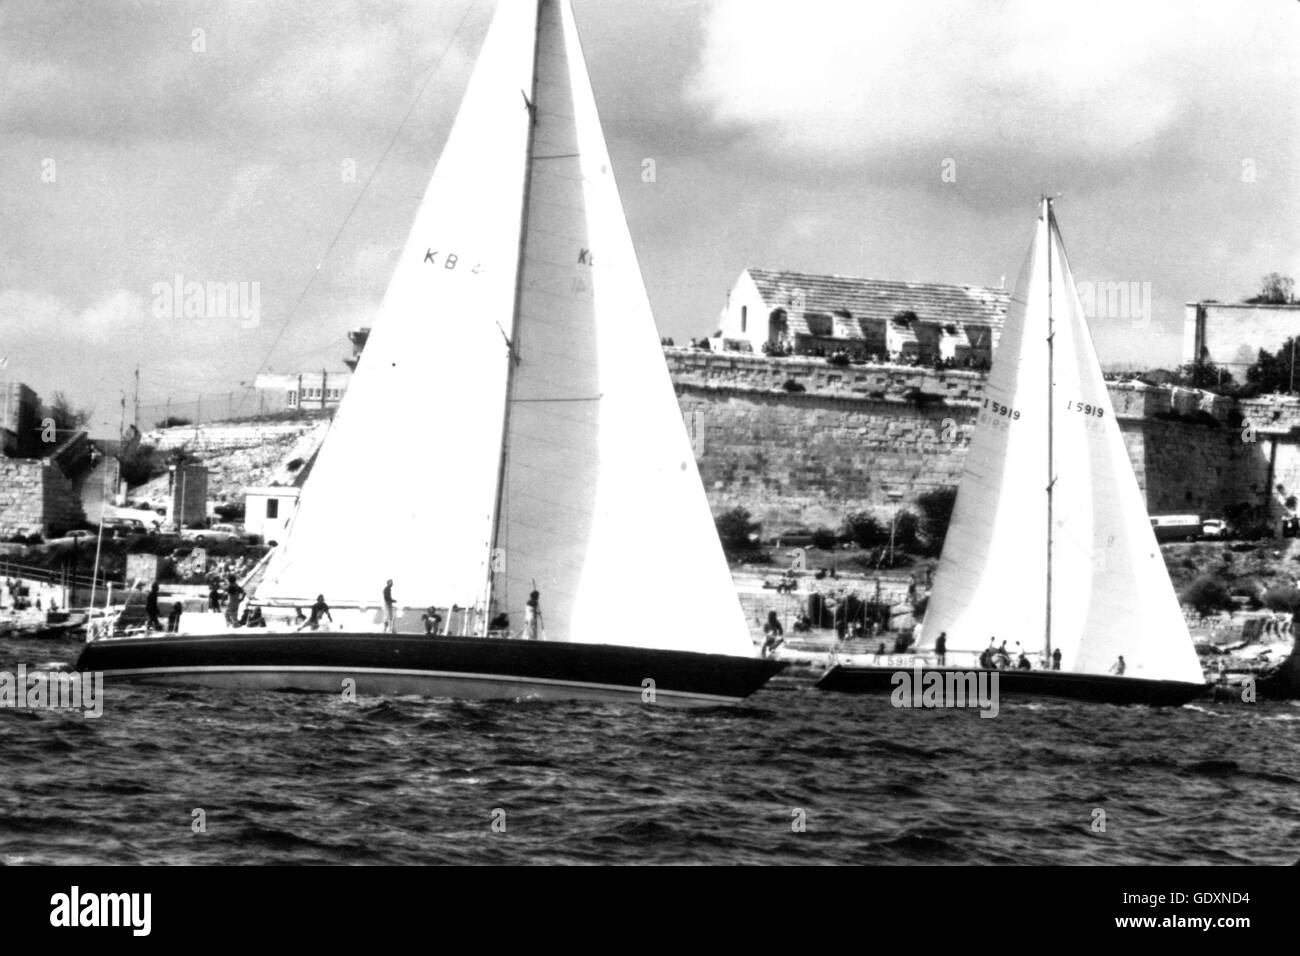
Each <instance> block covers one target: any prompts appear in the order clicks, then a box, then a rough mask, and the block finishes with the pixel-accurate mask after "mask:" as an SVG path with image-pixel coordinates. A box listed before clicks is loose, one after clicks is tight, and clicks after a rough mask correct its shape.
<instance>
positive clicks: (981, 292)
mask: <svg viewBox="0 0 1300 956" xmlns="http://www.w3.org/2000/svg"><path fill="white" fill-rule="evenodd" d="M1009 301H1010V295H1009V293H1008V292H1007V291H1006V290H1004V289H987V288H983V287H979V286H965V285H944V284H941V283H937V282H894V281H889V280H884V279H859V278H854V277H852V276H834V275H813V274H809V273H803V272H776V271H773V270H770V269H746V270H745V271H744V272H742V273H741V274H740V278H739V279H737V280H736V284H735V285H734V286H733V287H732V290H731V293H730V295H729V296H728V297H727V305H726V307H725V308H724V309H723V310H722V317H721V333H722V334H721V337H722V341H723V347H724V348H730V349H736V350H740V351H754V352H763V351H771V350H775V351H778V352H786V351H789V352H796V353H816V352H817V351H819V350H820V351H824V352H831V351H835V350H841V349H842V350H844V351H848V352H850V353H858V354H862V355H865V356H866V357H871V356H877V357H879V358H880V359H882V360H884V359H889V360H893V361H900V360H902V361H907V360H914V361H919V362H922V363H925V364H929V363H932V362H934V361H936V360H944V361H951V362H954V363H958V364H965V363H966V362H967V361H968V360H970V361H975V362H986V361H988V360H989V359H991V358H992V354H993V347H994V346H995V345H996V344H997V339H998V336H999V335H1000V334H1001V332H1002V324H1003V322H1004V321H1005V319H1006V314H1007V303H1008V302H1009Z"/></svg>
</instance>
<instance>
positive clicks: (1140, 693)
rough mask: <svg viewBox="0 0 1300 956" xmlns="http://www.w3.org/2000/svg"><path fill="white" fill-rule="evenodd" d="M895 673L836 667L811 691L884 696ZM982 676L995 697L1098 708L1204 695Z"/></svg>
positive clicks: (1136, 684) (1167, 686) (1110, 680)
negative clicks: (993, 680)
mask: <svg viewBox="0 0 1300 956" xmlns="http://www.w3.org/2000/svg"><path fill="white" fill-rule="evenodd" d="M900 672H905V673H908V674H914V673H915V671H914V669H912V668H903V667H848V666H845V665H843V664H838V665H836V666H835V667H832V668H831V669H830V670H828V671H827V672H826V673H825V674H823V675H822V677H821V679H820V680H818V681H817V687H818V689H819V690H830V691H838V692H840V693H843V694H888V693H891V692H892V691H893V690H894V688H895V687H896V686H897V683H896V682H895V680H894V675H895V674H898V673H900ZM930 672H937V673H940V674H942V673H946V672H956V673H960V674H969V673H976V674H978V673H980V672H981V671H980V669H978V668H976V669H968V668H960V667H922V668H921V673H922V675H925V674H928V673H930ZM988 673H990V674H992V673H996V674H997V675H998V693H999V695H1005V694H1012V695H1014V696H1016V697H1065V698H1068V699H1070V700H1084V701H1091V702H1093V703H1098V704H1151V705H1153V706H1179V705H1182V704H1186V703H1188V702H1190V701H1193V700H1196V699H1198V698H1201V697H1204V696H1205V695H1206V690H1207V689H1206V686H1205V685H1204V684H1186V683H1183V682H1181V681H1165V680H1146V679H1144V678H1141V677H1114V676H1110V675H1105V674H1073V673H1070V672H1068V671H1041V670H1040V671H1030V670H1024V671H1022V670H1000V671H989V672H988Z"/></svg>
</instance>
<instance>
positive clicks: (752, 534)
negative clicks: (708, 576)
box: [714, 508, 763, 556]
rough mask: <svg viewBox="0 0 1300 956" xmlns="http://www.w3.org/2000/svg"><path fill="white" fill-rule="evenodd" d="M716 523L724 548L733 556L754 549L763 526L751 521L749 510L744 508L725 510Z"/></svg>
mask: <svg viewBox="0 0 1300 956" xmlns="http://www.w3.org/2000/svg"><path fill="white" fill-rule="evenodd" d="M714 524H715V525H716V526H717V529H718V540H719V541H721V542H722V550H724V551H726V552H727V553H728V554H729V555H732V556H735V555H736V554H738V553H740V552H744V551H749V550H750V549H752V548H753V546H754V542H755V541H757V540H758V534H759V532H760V531H761V530H762V527H763V526H762V524H760V523H759V522H757V521H751V520H750V519H749V512H748V511H747V510H746V509H744V508H732V509H731V510H730V511H724V512H723V513H722V514H720V515H718V517H717V518H715V519H714Z"/></svg>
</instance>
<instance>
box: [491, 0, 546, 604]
mask: <svg viewBox="0 0 1300 956" xmlns="http://www.w3.org/2000/svg"><path fill="white" fill-rule="evenodd" d="M545 2H546V0H537V7H536V11H535V14H536V15H535V17H534V20H533V76H532V80H531V81H530V83H529V88H528V92H527V94H525V95H524V109H526V110H527V111H528V143H527V145H526V146H525V147H524V150H525V151H524V196H523V202H522V205H521V207H520V210H519V255H518V258H517V259H516V261H515V301H514V306H513V307H512V308H511V311H510V329H511V335H510V336H509V337H508V338H507V342H506V345H507V349H508V352H509V355H508V356H507V367H506V406H505V418H504V420H503V422H502V427H501V457H500V459H499V461H498V464H497V496H496V505H495V507H494V509H493V513H492V541H491V544H490V545H489V549H490V551H489V554H488V578H487V603H486V607H487V613H488V620H489V623H490V622H491V618H492V617H493V616H494V615H493V613H492V598H493V593H492V586H493V582H494V580H495V577H496V552H497V547H498V536H499V535H500V534H501V509H502V507H503V505H504V503H505V488H506V458H507V454H508V453H507V445H508V443H509V441H510V406H511V402H512V399H513V396H514V389H515V366H516V365H518V364H519V311H520V308H521V305H522V302H523V297H524V250H525V248H526V246H527V243H528V203H529V197H530V195H531V193H532V189H533V135H534V133H535V132H536V130H537V58H538V52H539V50H540V46H541V38H542V4H543V3H545ZM520 92H521V93H522V92H523V91H522V90H521V91H520Z"/></svg>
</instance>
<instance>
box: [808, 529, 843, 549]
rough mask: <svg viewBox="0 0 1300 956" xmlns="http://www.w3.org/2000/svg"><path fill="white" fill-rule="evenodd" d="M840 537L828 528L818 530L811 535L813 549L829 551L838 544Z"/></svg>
mask: <svg viewBox="0 0 1300 956" xmlns="http://www.w3.org/2000/svg"><path fill="white" fill-rule="evenodd" d="M839 540H840V536H839V535H837V534H836V533H835V532H834V531H832V530H831V529H830V528H818V529H817V530H816V531H814V532H813V534H812V543H813V547H815V548H821V549H822V550H823V551H830V550H831V549H832V548H834V547H835V545H837V544H838V543H839Z"/></svg>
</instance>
